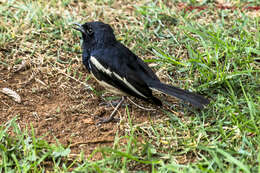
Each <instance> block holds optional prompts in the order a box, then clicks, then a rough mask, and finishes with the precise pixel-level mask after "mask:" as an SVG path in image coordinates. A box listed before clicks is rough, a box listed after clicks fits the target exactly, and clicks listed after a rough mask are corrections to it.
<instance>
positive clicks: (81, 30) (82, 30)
mask: <svg viewBox="0 0 260 173" xmlns="http://www.w3.org/2000/svg"><path fill="white" fill-rule="evenodd" d="M73 25H77V26H78V27H72V28H73V29H76V30H78V31H80V32H81V33H83V34H85V35H87V33H86V32H85V30H84V28H83V26H82V25H81V24H79V23H73Z"/></svg>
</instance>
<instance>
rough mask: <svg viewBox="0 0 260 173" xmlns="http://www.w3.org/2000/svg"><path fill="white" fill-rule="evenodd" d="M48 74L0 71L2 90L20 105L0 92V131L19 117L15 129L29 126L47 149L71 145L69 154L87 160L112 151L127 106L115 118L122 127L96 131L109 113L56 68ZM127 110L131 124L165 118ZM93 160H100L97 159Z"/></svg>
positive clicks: (156, 113) (90, 93)
mask: <svg viewBox="0 0 260 173" xmlns="http://www.w3.org/2000/svg"><path fill="white" fill-rule="evenodd" d="M74 68H75V69H78V70H79V71H82V72H83V74H84V75H89V74H88V73H87V72H86V71H85V69H84V68H83V66H82V65H77V64H74ZM50 69H51V68H48V67H40V68H39V67H37V68H33V67H32V66H31V67H29V68H27V69H25V70H21V71H19V72H14V70H12V69H11V68H9V69H7V68H5V67H2V68H0V76H1V80H0V89H2V88H5V87H7V88H9V89H12V90H14V91H16V92H17V93H18V94H19V95H20V96H21V98H22V102H21V103H16V102H15V101H14V100H13V99H12V98H11V97H9V96H7V95H5V94H3V93H1V92H0V102H1V103H0V110H1V116H0V122H1V125H3V124H4V123H6V122H7V121H8V120H10V119H12V118H13V117H15V116H18V120H17V123H18V124H19V126H20V127H21V129H22V130H25V128H29V129H30V125H33V127H34V130H35V135H36V137H41V136H44V137H43V139H45V140H47V141H48V142H50V143H56V142H55V141H56V139H58V140H59V142H60V143H62V144H63V145H65V146H67V145H71V149H72V153H74V154H77V153H79V152H80V151H82V150H83V151H84V153H85V154H87V155H89V154H90V153H91V152H92V151H93V150H94V149H95V148H96V147H100V146H112V144H113V142H114V137H115V135H116V133H118V134H119V135H123V134H124V133H126V132H125V127H124V124H125V122H127V114H126V109H125V106H122V107H121V108H120V109H119V113H117V117H121V118H120V119H121V122H120V123H119V122H111V123H107V124H102V125H97V124H96V123H97V122H98V121H99V117H106V116H109V115H110V113H111V112H112V110H113V108H112V107H110V108H108V107H107V106H101V105H100V103H102V102H103V100H102V99H101V97H98V96H97V95H94V93H93V91H91V90H89V89H87V88H86V87H85V86H84V85H82V84H80V83H79V82H78V81H77V80H74V79H72V78H69V77H68V76H67V75H65V73H63V72H62V71H59V70H58V68H56V69H55V68H52V69H51V70H52V72H49V70H50ZM55 70H56V73H55ZM54 74H55V75H54ZM88 84H90V85H91V86H94V88H95V89H96V90H97V91H100V90H103V89H102V88H101V87H99V86H98V84H97V83H96V82H95V81H94V80H93V79H90V80H88ZM104 95H105V96H108V95H109V94H108V93H105V94H104ZM135 102H137V103H138V104H140V105H143V106H144V107H149V106H151V105H148V104H146V103H144V102H142V101H138V100H135ZM127 103H129V101H127ZM128 105H129V112H130V115H131V118H132V120H133V122H134V123H143V122H145V121H150V120H154V119H158V118H159V117H161V116H164V115H163V113H162V112H161V111H160V110H157V111H146V110H142V109H140V108H137V107H136V106H134V105H132V104H128ZM153 108H155V107H153ZM96 159H99V158H98V156H97V158H96Z"/></svg>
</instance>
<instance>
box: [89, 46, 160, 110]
mask: <svg viewBox="0 0 260 173" xmlns="http://www.w3.org/2000/svg"><path fill="white" fill-rule="evenodd" d="M127 51H128V49H127V50H126V49H125V48H124V47H123V48H122V47H121V49H119V48H118V47H116V46H110V47H107V48H103V49H100V50H96V51H94V52H92V53H91V56H90V59H89V63H90V66H91V71H92V73H93V75H94V76H95V77H96V78H97V79H98V80H101V81H104V82H106V83H108V84H110V85H112V86H114V87H115V88H118V89H120V90H121V91H123V92H125V93H127V94H129V95H132V96H136V97H138V98H142V99H145V100H152V102H156V103H155V104H158V105H160V103H159V102H160V101H159V100H158V99H156V98H155V97H153V95H152V91H151V89H150V88H149V86H148V85H147V83H146V80H144V79H143V77H144V76H149V72H150V73H153V72H152V71H149V72H146V70H145V67H142V65H140V63H139V61H137V60H136V57H135V55H134V54H133V53H132V54H131V53H129V52H127ZM133 55H134V56H133ZM137 58H138V57H137ZM147 68H149V67H147ZM146 73H148V74H146Z"/></svg>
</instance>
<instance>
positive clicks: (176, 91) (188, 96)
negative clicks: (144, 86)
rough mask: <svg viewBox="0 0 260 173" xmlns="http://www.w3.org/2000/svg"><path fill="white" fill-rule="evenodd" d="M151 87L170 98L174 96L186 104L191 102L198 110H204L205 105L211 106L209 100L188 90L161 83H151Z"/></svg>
mask: <svg viewBox="0 0 260 173" xmlns="http://www.w3.org/2000/svg"><path fill="white" fill-rule="evenodd" d="M149 87H150V88H151V89H152V90H157V91H160V92H163V93H165V94H168V95H170V96H174V97H177V98H179V99H182V100H184V101H186V102H189V103H191V104H192V105H193V106H194V107H196V108H203V107H204V106H205V105H207V104H209V100H208V99H206V98H204V97H202V96H200V95H197V94H194V93H191V92H189V91H186V90H182V89H180V88H176V87H174V86H170V85H167V84H163V83H161V82H160V81H155V82H152V83H150V84H149Z"/></svg>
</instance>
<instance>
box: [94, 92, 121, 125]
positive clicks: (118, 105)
mask: <svg viewBox="0 0 260 173" xmlns="http://www.w3.org/2000/svg"><path fill="white" fill-rule="evenodd" d="M124 100H125V96H122V98H121V100H120V102H119V103H118V104H117V105H116V107H115V109H114V110H113V112H112V113H111V114H110V116H109V117H108V118H105V119H102V120H101V121H99V123H98V124H101V123H109V122H111V121H113V120H114V119H115V118H114V116H115V115H116V111H117V110H118V109H119V107H120V106H121V105H122V103H123V102H124Z"/></svg>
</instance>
